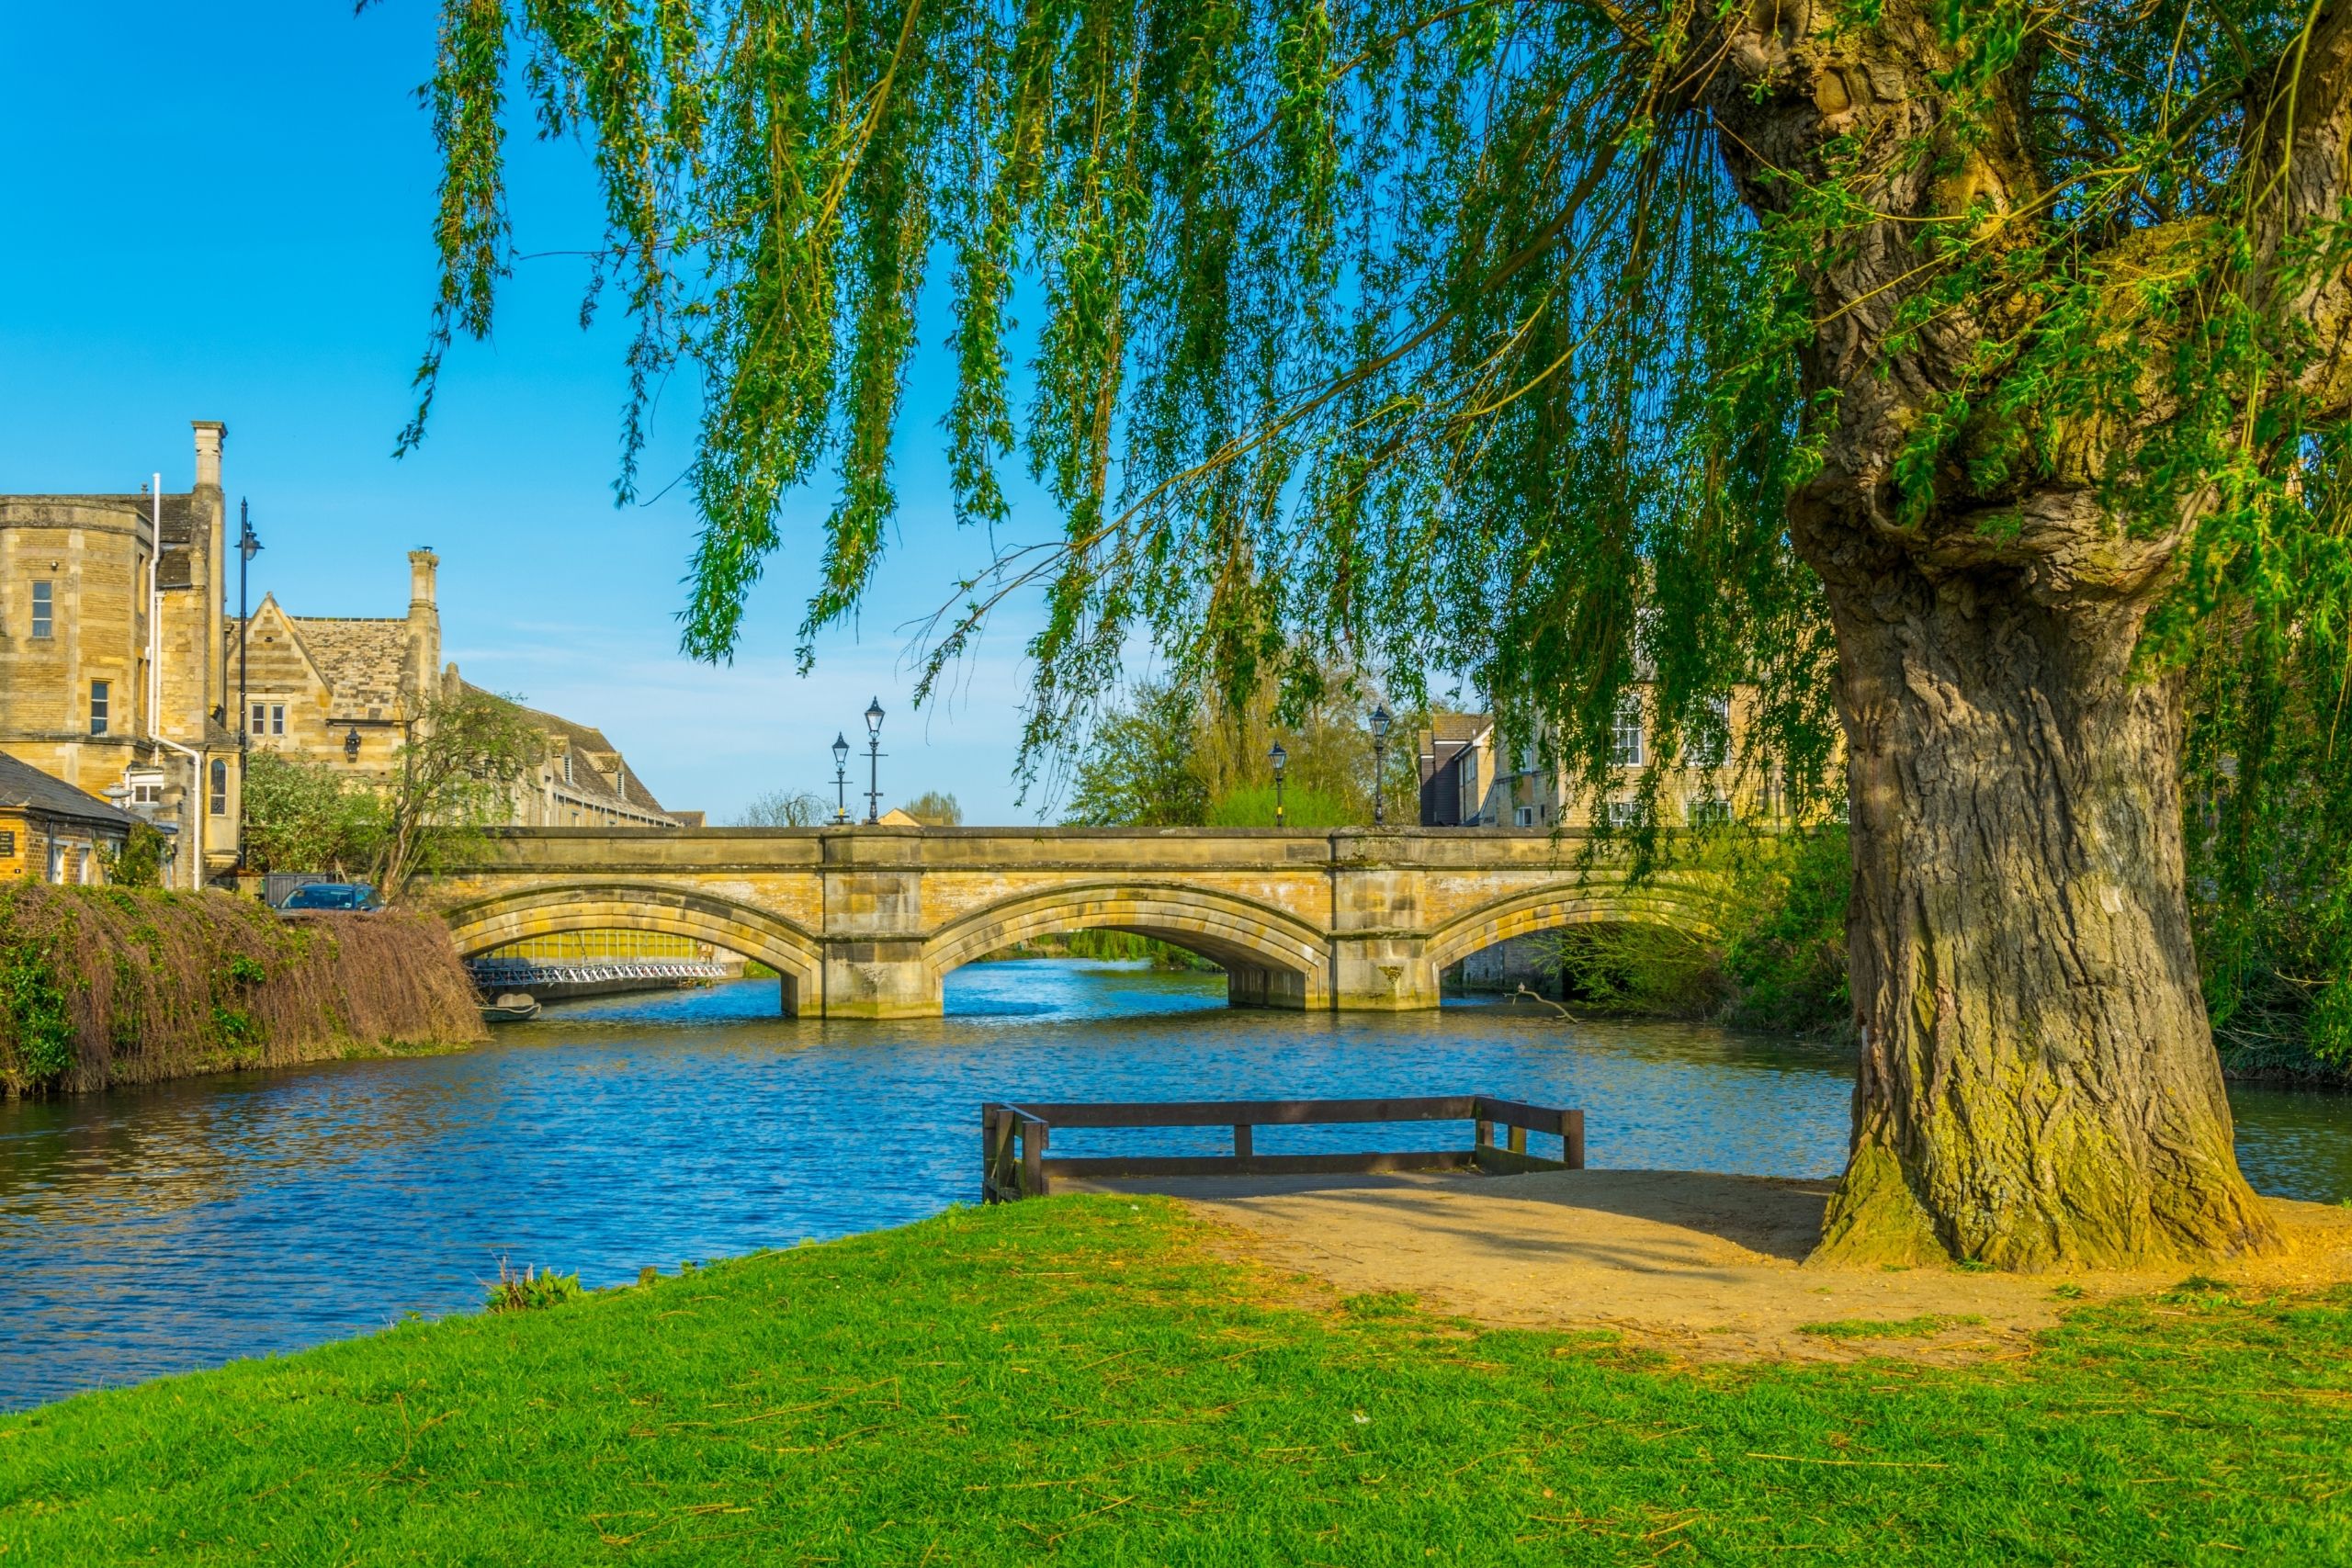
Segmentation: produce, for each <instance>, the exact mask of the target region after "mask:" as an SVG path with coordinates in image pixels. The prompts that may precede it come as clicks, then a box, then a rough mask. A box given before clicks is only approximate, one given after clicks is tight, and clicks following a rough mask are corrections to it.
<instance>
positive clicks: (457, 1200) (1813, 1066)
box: [0, 962, 2352, 1408]
mask: <svg viewBox="0 0 2352 1568" xmlns="http://www.w3.org/2000/svg"><path fill="white" fill-rule="evenodd" d="M947 1007H948V1016H947V1017H946V1018H944V1019H928V1020H922V1021H911V1022H902V1023H879V1024H876V1023H860V1022H850V1021H842V1022H835V1023H826V1022H822V1021H816V1020H807V1021H801V1020H787V1019H779V1018H776V1017H775V986H774V983H773V982H768V983H756V982H753V983H745V984H742V985H736V986H725V987H718V988H715V989H712V990H707V991H696V992H684V993H675V994H666V995H661V996H656V997H642V996H640V997H624V998H608V999H605V1000H601V1001H594V1002H578V1003H570V1004H564V1005H560V1006H556V1007H550V1008H549V1009H548V1010H547V1012H546V1013H545V1014H544V1015H543V1016H542V1017H541V1019H540V1020H539V1021H537V1022H535V1023H529V1024H521V1025H514V1026H510V1027H507V1028H503V1029H501V1030H500V1031H498V1032H497V1035H496V1043H493V1044H492V1045H490V1046H487V1047H485V1048H482V1049H481V1050H477V1051H472V1052H468V1053H465V1054H461V1055H447V1056H429V1057H416V1058H410V1059H405V1060H397V1061H380V1062H354V1063H329V1064H322V1065H321V1066H314V1067H306V1068H296V1069H290V1070H286V1071H278V1072H270V1073H252V1074H243V1075H235V1076H229V1077H211V1078H203V1079H196V1080H190V1081H187V1082H182V1083H175V1084H164V1085H158V1086H154V1087H152V1088H147V1089H132V1090H126V1091H121V1092H118V1093H113V1094H107V1095H102V1096H92V1097H87V1098H85V1099H81V1100H70V1101H64V1102H55V1103H44V1104H31V1105H21V1106H16V1107H10V1108H6V1109H5V1110H0V1408H17V1407H21V1406H23V1405H26V1404H35V1403H38V1402H40V1401H42V1400H46V1399H52V1398H56V1397H58V1396H60V1395H62V1394H65V1393H72V1392H74V1391H75V1390H78V1389H84V1388H90V1387H96V1386H99V1385H104V1384H111V1383H120V1382H132V1381H135V1380H137V1379H140V1378H144V1377H151V1376H153V1375H155V1374H157V1373H160V1372H167V1371H182V1370H185V1369H188V1368H193V1367H203V1366H211V1365H215V1364H217V1363H219V1362H221V1361H224V1360H227V1359H231V1358H232V1357H235V1356H239V1355H246V1354H254V1353H260V1352H266V1351H277V1350H289V1349H295V1348H300V1347H303V1346H307V1345H313V1344H317V1343H319V1342H320V1341H322V1340H325V1339H331V1338H334V1337H340V1336H343V1335H347V1334H353V1333H357V1332H362V1331H365V1330H368V1329H371V1328H375V1327H379V1326H380V1325H383V1324H385V1323H387V1322H389V1321H390V1320H392V1319H394V1318H397V1317H399V1316H400V1315H401V1314H403V1313H408V1312H419V1313H424V1314H439V1313H445V1312H450V1311H457V1310H464V1309H467V1308H470V1307H472V1306H474V1305H476V1304H477V1303H479V1302H480V1301H481V1281H482V1280H483V1279H484V1278H485V1277H488V1276H492V1275H494V1274H495V1273H496V1272H497V1269H498V1263H499V1259H500V1258H508V1259H511V1260H512V1261H513V1262H514V1263H515V1265H516V1266H517V1267H520V1266H521V1265H523V1264H526V1263H530V1264H537V1265H539V1266H542V1267H554V1268H557V1269H562V1270H564V1271H567V1272H568V1271H571V1270H573V1269H577V1270H578V1271H579V1273H580V1275H581V1277H582V1280H583V1282H585V1283H587V1284H590V1285H606V1284H612V1283H616V1282H617V1281H620V1280H628V1279H631V1278H634V1277H635V1275H636V1273H637V1271H638V1270H639V1269H640V1268H642V1267H643V1266H645V1265H647V1264H656V1265H659V1266H661V1267H662V1268H663V1269H673V1268H674V1267H676V1265H677V1264H678V1263H679V1262H680V1261H681V1260H683V1259H686V1258H695V1259H701V1258H715V1257H719V1256H723V1255H727V1254H731V1253H741V1252H748V1251H752V1250H753V1249H755V1248H758V1247H776V1246H787V1245H790V1244H791V1243H793V1242H795V1241H797V1240H799V1239H800V1238H801V1237H803V1236H814V1237H825V1236H833V1235H842V1234H843V1233H845V1232H849V1231H857V1230H865V1229H870V1228H872V1227H874V1226H877V1225H888V1224H898V1223H899V1222H902V1221H906V1220H910V1219H914V1218H917V1217H919V1216H921V1215H923V1214H928V1213H933V1212H935V1211H937V1210H938V1209H940V1208H942V1207H943V1206H944V1205H946V1204H948V1203H951V1202H955V1201H970V1200H972V1199H973V1198H974V1197H975V1196H976V1195H977V1187H978V1145H979V1138H978V1107H979V1102H980V1101H981V1100H984V1099H1005V1100H1023V1099H1038V1100H1155V1099H1226V1098H1241V1097H1263V1098H1269V1099H1273V1098H1293V1097H1306V1096H1340V1095H1348V1096H1355V1095H1392V1094H1441V1093H1465V1092H1486V1093H1494V1094H1501V1095H1506V1096H1510V1097H1513V1098H1517V1099H1521V1100H1533V1101H1538V1102H1542V1103H1549V1104H1555V1105H1571V1106H1581V1107H1583V1108H1584V1109H1585V1111H1586V1113H1587V1118H1588V1140H1589V1151H1588V1153H1589V1159H1590V1162H1591V1163H1592V1164H1594V1165H1596V1166H1617V1167H1644V1166H1665V1167H1674V1168H1684V1169H1700V1170H1726V1171H1750V1172H1756V1173H1760V1174H1767V1175H1785V1176H1826V1175H1830V1174H1834V1173H1835V1172H1836V1170H1837V1169H1838V1166H1839V1163H1840V1160H1841V1157H1842V1155H1843V1151H1844V1142H1845V1136H1846V1123H1847V1094H1848V1089H1849V1082H1850V1076H1851V1068H1850V1066H1849V1061H1848V1059H1847V1058H1846V1057H1845V1056H1844V1055H1841V1054H1839V1053H1837V1052H1834V1051H1830V1050H1826V1049H1816V1048H1811V1047H1805V1046H1793V1045H1788V1044H1782V1043H1774V1042H1770V1041H1765V1040H1758V1039H1756V1038H1753V1037H1747V1036H1740V1035H1735V1034H1731V1033H1728V1032H1724V1031H1723V1030H1719V1029H1712V1028H1704V1027H1697V1026H1690V1025H1679V1024H1660V1023H1643V1024H1598V1025H1594V1024H1586V1025H1574V1026H1568V1025H1562V1024H1559V1023H1557V1022H1553V1021H1545V1020H1543V1019H1538V1018H1535V1017H1533V1016H1531V1015H1530V1014H1529V1013H1527V1012H1526V1011H1524V1010H1510V1009H1507V1008H1503V1007H1500V1006H1494V1005H1483V1004H1464V1005H1455V1006H1449V1007H1447V1008H1445V1009H1444V1010H1442V1011H1439V1012H1435V1013H1419V1014H1406V1015H1402V1016H1396V1017H1385V1016H1378V1015H1366V1014H1349V1015H1329V1014H1326V1015H1314V1016H1310V1015H1301V1014H1285V1013H1268V1012H1250V1011H1232V1010H1227V1008H1226V1006H1225V1005H1224V979H1223V976H1214V975H1163V974H1155V973H1152V972H1149V971H1147V970H1142V969H1137V968H1131V967H1126V966H1123V965H1117V964H1085V963H1077V962H1028V963H1019V964H974V965H972V966H970V967H968V968H966V969H963V970H959V971H958V972H956V974H955V975H954V976H951V977H950V978H949V981H948V987H947ZM2233 1099H2234V1100H2235V1103H2236V1106H2237V1111H2238V1121H2239V1131H2240V1144H2241V1152H2242V1155H2243V1157H2244V1161H2245V1168H2246V1172H2247V1174H2248V1176H2249V1177H2251V1178H2252V1179H2253V1180H2254V1183H2255V1185H2256V1187H2257V1188H2260V1189H2261V1190H2265V1191H2271V1192H2279V1193H2284V1194H2288V1195H2290V1196H2295V1197H2303V1198H2318V1199H2329V1200H2333V1199H2337V1198H2343V1197H2346V1196H2352V1097H2346V1096H2341V1095H2331V1094H2324V1093H2296V1092H2291V1091H2281V1090H2272V1089H2240V1090H2238V1091H2237V1092H2236V1093H2235V1094H2234V1095H2233ZM1465 1135H1466V1134H1465V1130H1464V1129H1463V1128H1459V1127H1451V1126H1443V1127H1425V1128H1423V1127H1408V1128H1382V1129H1377V1130H1374V1129H1368V1128H1351V1129H1330V1130H1323V1129H1287V1130H1283V1131H1282V1132H1280V1133H1272V1132H1265V1131H1261V1133H1260V1134H1259V1141H1258V1147H1259V1149H1260V1150H1261V1152H1263V1153H1277V1152H1282V1151H1283V1150H1286V1149H1293V1148H1305V1147H1311V1146H1315V1145H1317V1144H1322V1145H1333V1146H1337V1145H1347V1146H1353V1147H1367V1146H1374V1144H1373V1143H1371V1142H1368V1140H1377V1144H1378V1145H1379V1146H1389V1147H1397V1146H1406V1145H1410V1144H1412V1143H1415V1142H1423V1141H1430V1142H1434V1141H1444V1142H1459V1141H1462V1140H1464V1137H1465ZM1149 1136H1150V1137H1151V1138H1152V1140H1153V1146H1155V1147H1156V1148H1159V1149H1161V1150H1165V1151H1167V1152H1178V1151H1182V1150H1187V1149H1196V1150H1198V1151H1199V1152H1203V1153H1210V1152H1216V1153H1221V1152H1224V1150H1225V1148H1226V1146H1227V1145H1226V1143H1225V1140H1224V1135H1223V1134H1218V1133H1216V1132H1214V1131H1209V1130H1204V1131H1201V1132H1198V1133H1193V1132H1170V1133H1166V1134H1154V1135H1149ZM1092 1138H1093V1143H1092V1144H1090V1143H1089V1142H1088V1141H1087V1138H1086V1135H1084V1134H1065V1135H1063V1136H1057V1138H1056V1140H1055V1146H1056V1151H1057V1153H1066V1154H1082V1153H1087V1152H1090V1151H1091V1149H1092V1148H1093V1147H1095V1146H1107V1145H1108V1144H1109V1142H1110V1141H1111V1140H1114V1139H1115V1140H1118V1141H1119V1145H1120V1146H1122V1147H1128V1148H1139V1147H1141V1146H1144V1144H1145V1142H1146V1138H1147V1135H1146V1134H1132V1133H1130V1134H1112V1133H1103V1134H1092Z"/></svg>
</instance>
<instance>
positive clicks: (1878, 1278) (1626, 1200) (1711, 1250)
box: [1094, 1170, 2352, 1361]
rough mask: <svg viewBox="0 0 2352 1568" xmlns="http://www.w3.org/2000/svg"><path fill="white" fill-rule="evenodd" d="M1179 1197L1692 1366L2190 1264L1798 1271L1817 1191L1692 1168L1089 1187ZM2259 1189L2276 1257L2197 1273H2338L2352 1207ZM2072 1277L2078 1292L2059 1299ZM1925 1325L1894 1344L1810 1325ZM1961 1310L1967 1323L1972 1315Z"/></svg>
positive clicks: (2049, 1305)
mask: <svg viewBox="0 0 2352 1568" xmlns="http://www.w3.org/2000/svg"><path fill="white" fill-rule="evenodd" d="M1094 1185H1095V1186H1096V1187H1097V1188H1098V1189H1099V1190H1127V1191H1134V1190H1149V1191H1155V1192H1165V1193H1169V1194H1170V1195H1172V1196H1176V1197H1180V1198H1182V1199H1185V1200H1186V1201H1189V1202H1190V1203H1191V1204H1192V1205H1193V1207H1194V1208H1195V1209H1196V1210H1197V1211H1199V1212H1200V1213H1203V1214H1204V1216H1206V1217H1208V1218H1210V1219H1212V1220H1215V1221H1217V1222H1220V1223H1222V1224H1225V1225H1227V1226H1229V1227H1231V1234H1232V1235H1234V1237H1235V1242H1236V1245H1237V1247H1239V1248H1240V1249H1241V1250H1242V1251H1244V1252H1246V1253H1248V1254H1250V1255H1252V1256H1254V1257H1256V1258H1260V1259H1261V1260H1263V1261H1265V1262H1267V1263H1270V1264H1272V1265H1273V1266H1274V1267H1276V1268H1280V1269H1295V1270H1297V1271H1301V1272H1304V1273H1307V1274H1311V1275H1314V1276H1317V1278H1320V1279H1323V1280H1329V1282H1330V1283H1331V1284H1332V1285H1333V1286H1335V1287H1336V1288H1338V1289H1339V1290H1340V1291H1342V1292H1347V1293H1350V1294H1356V1293H1361V1292H1386V1291H1407V1292H1412V1293H1413V1294H1414V1295H1416V1296H1418V1297H1419V1299H1420V1301H1421V1303H1423V1304H1424V1305H1426V1306H1429V1307H1431V1308H1433V1309H1436V1310H1438V1311H1441V1312H1446V1313H1451V1314H1457V1315H1460V1316H1464V1317H1469V1318H1473V1319H1476V1320H1478V1321H1481V1322H1486V1323H1495V1324H1506V1325H1528V1326H1535V1325H1541V1326H1544V1327H1555V1328H1561V1327H1566V1328H1579V1327H1581V1328H1610V1329H1615V1330H1617V1331H1619V1332H1621V1333H1622V1334H1623V1335H1624V1336H1625V1337H1626V1338H1627V1339H1628V1340H1630V1341H1632V1342H1634V1343H1636V1344H1641V1345H1647V1346H1652V1347H1656V1348H1662V1349H1668V1350H1671V1351H1674V1352H1676V1353H1679V1354H1681V1355H1685V1356H1688V1357H1691V1358H1694V1359H1707V1360H1724V1359H1735V1360H1746V1359H1756V1358H1759V1357H1770V1358H1774V1359H1806V1360H1847V1359H1858V1358H1860V1357H1862V1356H1867V1355H1896V1356H1904V1357H1909V1358H1914V1359H1923V1360H1930V1361H1960V1360H1974V1359H1985V1358H1987V1357H1997V1356H2002V1355H2006V1354H2008V1353H2012V1352H2014V1353H2018V1354H2022V1353H2023V1351H2024V1349H2025V1348H2026V1345H2027V1341H2028V1337H2029V1336H2030V1334H2031V1333H2032V1332H2033V1331H2034V1330H2036V1329H2039V1328H2043V1327H2047V1326H2049V1325H2051V1324H2052V1323H2054V1322H2056V1321H2057V1314H2058V1313H2059V1311H2060V1310H2061V1309H2062V1308H2064V1306H2066V1305H2067V1304H2069V1302H2070V1300H2073V1299H2086V1300H2098V1299H2101V1298H2104V1297H2109V1296H2116V1295H2127V1294H2137V1293H2143V1292H2149V1291H2154V1290H2161V1289H2164V1288H2165V1287H2168V1286H2171V1285H2174V1284H2177V1282H2178V1281H2179V1280H2180V1279H2181V1278H2182V1277H2183V1276H2184V1275H2185V1274H2186V1273H2187V1272H2188V1270H2187V1269H2170V1270H2167V1271H2164V1272H2161V1273H2153V1274H2079V1275H2032V1276H2018V1275H2007V1274H1996V1273H1967V1272H1962V1271H1960V1270H1957V1269H1906V1270H1903V1271H1899V1272H1897V1271H1889V1270H1885V1269H1875V1270H1870V1271H1863V1270H1856V1269H1809V1268H1801V1267H1799V1265H1800V1263H1801V1262H1802V1260H1803V1259H1804V1255H1805V1253H1806V1252H1807V1251H1808V1250H1809V1249H1810V1248H1811V1247H1812V1246H1813V1242H1814V1239H1815V1237H1816V1236H1818V1235H1820V1234H1821V1213H1822V1208H1823V1205H1824V1203H1825V1201H1826V1200H1827V1198H1828V1195H1829V1184H1828V1183H1826V1182H1820V1181H1776V1180H1768V1179H1762V1178H1757V1177H1740V1176H1712V1175H1705V1174H1701V1173H1697V1172H1691V1171H1656V1170H1584V1171H1557V1172H1546V1173H1544V1174H1541V1175H1535V1176H1515V1177H1476V1176H1467V1177H1461V1176H1385V1177H1351V1178H1330V1177H1313V1178H1294V1179H1283V1178H1206V1179H1194V1180H1169V1181H1159V1182H1119V1183H1108V1182H1104V1183H1097V1184H1094ZM2268 1201H2269V1202H2270V1203H2271V1204H2272V1206H2273V1207H2274V1209H2275V1210H2276V1211H2277V1213H2278V1217H2279V1221H2280V1224H2282V1225H2283V1226H2284V1227H2285V1228H2286V1229H2287V1231H2288V1233H2289V1235H2290V1238H2291V1239H2292V1242H2293V1250H2292V1252H2291V1253H2290V1255H2289V1256H2287V1257H2284V1258H2269V1259H2261V1260H2250V1261H2246V1262H2243V1263H2238V1264H2233V1265H2230V1266H2227V1267H2222V1268H2217V1269H2209V1270H2208V1271H2209V1272H2210V1273H2211V1274H2212V1275H2213V1276H2214V1277H2216V1278H2220V1279H2225V1280H2230V1281H2232V1282H2233V1283H2239V1284H2245V1285H2249V1286H2260V1285H2280V1286H2310V1285H2316V1284H2323V1283H2329V1282H2334V1281H2337V1280H2352V1210H2346V1209H2342V1208H2335V1207H2328V1206H2324V1205H2321V1204H2316V1203H2297V1202H2290V1201H2287V1200H2284V1199H2271V1200H2268ZM2062 1288H2063V1289H2066V1290H2068V1291H2070V1292H2071V1290H2072V1289H2075V1288H2079V1289H2080V1291H2081V1292H2082V1295H2081V1297H2079V1298H2074V1297H2072V1296H2071V1295H2061V1294H2059V1293H2057V1292H2058V1291H2059V1290H2060V1289H2062ZM1920 1318H1933V1319H1937V1320H1939V1324H1938V1325H1936V1326H1935V1327H1934V1330H1933V1331H1932V1332H1917V1327H1924V1326H1926V1325H1915V1331H1914V1332H1911V1333H1907V1334H1903V1335H1897V1336H1877V1335H1859V1336H1856V1335H1850V1334H1848V1335H1823V1334H1820V1333H1806V1332H1804V1328H1805V1326H1806V1325H1824V1324H1837V1323H1847V1324H1853V1323H1855V1322H1858V1321H1860V1322H1881V1323H1883V1322H1890V1321H1894V1322H1899V1321H1903V1320H1912V1319H1920ZM1971 1320H1973V1321H1971Z"/></svg>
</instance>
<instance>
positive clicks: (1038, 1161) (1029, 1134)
mask: <svg viewBox="0 0 2352 1568" xmlns="http://www.w3.org/2000/svg"><path fill="white" fill-rule="evenodd" d="M1021 1195H1022V1196H1023V1198H1043V1197H1044V1196H1045V1195H1046V1124H1045V1123H1044V1122H1033V1121H1026V1120H1024V1121H1023V1122H1022V1123H1021Z"/></svg>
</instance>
